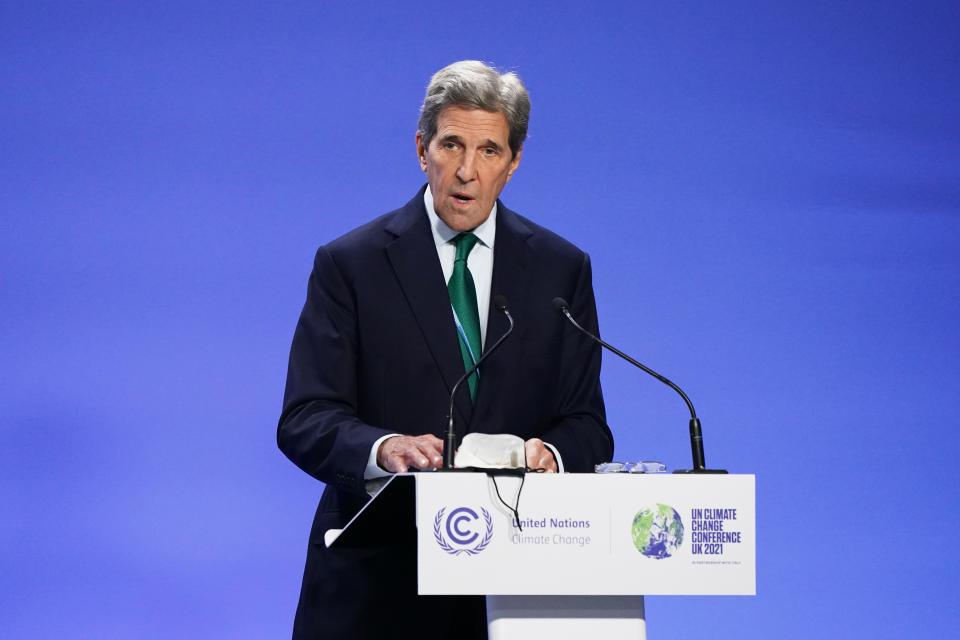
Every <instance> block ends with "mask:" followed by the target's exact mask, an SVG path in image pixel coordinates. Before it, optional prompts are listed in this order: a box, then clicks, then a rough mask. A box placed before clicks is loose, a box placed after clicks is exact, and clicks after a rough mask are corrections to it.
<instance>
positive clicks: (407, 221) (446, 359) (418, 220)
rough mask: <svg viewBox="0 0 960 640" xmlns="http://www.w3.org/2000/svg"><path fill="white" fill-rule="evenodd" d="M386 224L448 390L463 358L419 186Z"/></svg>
mask: <svg viewBox="0 0 960 640" xmlns="http://www.w3.org/2000/svg"><path fill="white" fill-rule="evenodd" d="M386 229H387V231H389V232H390V233H392V234H394V235H395V236H396V237H395V238H394V239H393V240H392V241H391V242H389V243H388V244H387V246H386V252H387V258H388V259H389V261H390V265H391V266H392V267H393V271H394V273H395V274H396V276H397V281H398V282H399V283H400V288H401V289H403V293H404V296H405V297H406V299H407V302H408V304H409V305H410V310H411V312H412V313H413V315H414V317H415V318H416V319H417V323H418V324H419V325H420V330H421V331H422V332H423V338H424V340H425V341H426V343H427V346H428V347H429V349H430V353H431V355H432V356H433V360H434V362H435V363H436V365H437V368H438V369H439V370H440V374H441V376H442V377H443V380H444V382H445V384H446V387H447V392H448V393H449V392H450V391H451V390H452V389H453V385H454V384H455V383H456V381H457V379H458V378H459V377H460V376H462V375H463V373H464V370H463V359H462V356H461V355H460V345H459V342H458V341H457V330H456V325H455V324H454V321H453V312H452V311H451V310H450V297H449V294H448V293H447V287H446V283H445V282H444V281H443V270H442V269H441V268H440V260H439V258H438V257H437V248H436V246H435V245H434V242H433V234H432V232H431V231H430V223H429V219H428V218H427V212H426V210H425V209H424V207H423V189H421V190H420V192H419V193H418V194H417V196H416V197H415V198H414V199H413V200H411V201H410V202H408V203H407V204H406V206H404V207H403V208H402V209H400V210H399V212H398V214H397V215H396V217H395V218H394V219H393V220H392V221H391V222H390V224H389V225H387V228H386ZM498 242H499V240H498ZM466 389H467V385H466V383H463V384H461V385H460V388H459V389H458V390H457V397H456V411H457V412H458V415H457V416H456V417H455V422H456V424H457V425H458V427H459V428H458V429H457V431H458V433H460V434H461V435H462V434H463V433H464V432H465V425H466V424H467V423H468V422H469V421H470V418H471V414H472V413H473V407H472V405H471V403H470V394H469V392H465V390H466Z"/></svg>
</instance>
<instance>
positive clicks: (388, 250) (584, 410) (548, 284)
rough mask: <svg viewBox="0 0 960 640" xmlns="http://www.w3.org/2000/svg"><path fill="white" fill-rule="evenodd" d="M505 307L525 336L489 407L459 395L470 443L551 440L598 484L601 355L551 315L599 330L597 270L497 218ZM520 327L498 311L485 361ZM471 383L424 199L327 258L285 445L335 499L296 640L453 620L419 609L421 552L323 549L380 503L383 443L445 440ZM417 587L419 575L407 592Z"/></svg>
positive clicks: (488, 386)
mask: <svg viewBox="0 0 960 640" xmlns="http://www.w3.org/2000/svg"><path fill="white" fill-rule="evenodd" d="M424 188H425V187H424ZM497 294H500V295H503V296H504V297H505V298H506V299H507V301H508V303H509V306H510V309H511V311H512V313H513V316H514V318H515V320H516V328H515V330H514V332H513V334H512V335H511V336H510V337H509V338H507V340H506V341H505V342H504V343H503V345H502V346H501V348H500V349H499V350H498V351H497V352H496V353H494V354H493V355H492V356H491V357H490V358H489V359H488V360H487V361H485V362H484V364H483V365H482V368H481V377H480V382H479V385H478V389H477V398H476V403H475V404H471V402H470V398H469V394H468V393H467V392H466V385H461V388H460V390H459V391H458V395H457V399H456V409H455V425H456V428H457V434H458V440H459V438H461V437H462V436H463V435H464V434H466V433H469V432H473V431H479V432H485V433H512V434H515V435H518V436H520V437H521V438H523V439H525V440H526V439H528V438H533V437H537V438H541V439H543V440H544V441H546V442H549V443H550V444H552V445H553V446H554V447H556V449H557V450H558V452H559V453H560V456H561V458H562V459H563V464H564V467H565V470H566V471H569V472H588V471H592V470H593V465H594V464H596V463H598V462H601V461H606V460H610V459H611V458H612V454H613V439H612V436H611V434H610V430H609V428H608V427H607V425H606V418H605V414H604V406H603V398H602V395H601V392H600V381H599V374H600V349H599V347H597V346H596V345H595V344H593V343H592V342H590V341H589V339H587V338H585V337H583V336H582V335H581V334H579V333H578V332H576V330H575V329H573V328H572V327H571V326H570V325H569V323H567V322H566V321H564V319H563V318H562V317H561V316H560V315H559V314H558V312H557V311H556V310H555V309H554V307H553V305H552V300H553V298H554V297H556V296H561V297H563V298H565V299H566V300H567V301H569V303H570V309H571V312H572V313H573V315H574V317H575V318H577V319H578V321H580V322H581V324H583V325H584V326H585V327H586V328H588V329H590V330H593V331H596V330H597V314H596V305H595V302H594V295H593V287H592V284H591V272H590V261H589V258H588V256H587V255H586V254H585V253H584V252H582V251H580V250H579V249H577V248H576V247H575V246H573V245H572V244H570V243H569V242H567V241H566V240H564V239H562V238H560V237H559V236H557V235H556V234H554V233H552V232H550V231H548V230H546V229H544V228H543V227H540V226H539V225H536V224H535V223H533V222H531V221H529V220H527V219H525V218H523V217H521V216H519V215H517V214H516V213H514V212H512V211H510V210H509V209H507V208H506V207H504V206H503V204H502V203H499V202H498V209H497V230H496V240H495V244H494V260H493V279H492V283H491V296H494V295H497ZM507 326H508V323H507V320H506V318H505V317H504V316H503V314H502V313H501V312H499V311H497V310H496V309H495V308H494V305H493V304H491V305H490V315H489V320H488V323H487V337H486V341H485V342H486V348H489V346H490V345H492V344H493V343H494V342H495V341H496V339H497V338H498V337H499V336H500V335H502V334H503V333H504V332H505V331H506V329H507ZM463 373H464V369H463V360H462V358H461V355H460V350H459V344H458V341H457V334H456V328H455V324H454V320H453V313H452V311H451V308H450V300H449V297H448V293H447V288H446V283H445V282H444V279H443V271H442V269H441V266H440V261H439V259H438V257H437V250H436V246H435V245H434V240H433V235H432V233H431V230H430V226H429V219H428V217H427V214H426V211H425V209H424V204H423V189H421V190H420V192H419V193H418V194H417V195H416V196H415V197H414V198H413V199H412V200H411V201H410V202H408V203H407V204H406V205H405V206H404V207H402V208H400V209H397V210H396V211H393V212H391V213H388V214H386V215H384V216H382V217H380V218H377V219H376V220H373V221H372V222H370V223H368V224H366V225H364V226H362V227H360V228H358V229H356V230H354V231H352V232H350V233H348V234H347V235H345V236H343V237H341V238H339V239H337V240H334V241H333V242H331V243H330V244H328V245H326V246H323V247H321V248H320V249H319V250H318V251H317V254H316V259H315V261H314V268H313V272H312V274H311V275H310V280H309V284H308V289H307V300H306V303H305V305H304V308H303V311H302V313H301V315H300V320H299V323H298V324H297V328H296V332H295V334H294V338H293V345H292V347H291V351H290V363H289V369H288V373H287V386H286V392H285V394H284V402H283V412H282V415H281V417H280V424H279V428H278V433H277V440H278V443H279V446H280V448H281V449H282V450H283V452H284V453H285V454H286V455H287V456H288V457H289V458H290V459H291V460H292V461H293V462H294V463H295V464H296V465H297V466H299V467H300V468H301V469H303V470H304V471H306V472H307V473H309V474H310V475H312V476H313V477H315V478H317V479H318V480H320V481H322V482H324V483H325V484H326V485H327V486H326V489H325V490H324V492H323V496H322V498H321V500H320V504H319V506H318V509H317V514H316V517H315V519H314V523H313V530H312V531H311V534H310V544H309V547H308V553H307V566H306V569H305V571H304V579H303V585H302V588H301V596H300V605H299V607H298V610H297V618H296V622H295V625H294V637H297V638H324V637H365V636H366V635H369V636H371V637H372V636H375V635H377V634H379V633H381V632H382V630H383V629H384V628H385V626H384V625H389V627H386V628H390V627H394V628H395V630H396V629H397V628H399V629H403V626H404V625H403V623H402V621H401V620H398V619H392V620H391V619H390V616H391V615H394V616H400V617H410V616H413V617H416V616H427V619H431V618H433V619H435V618H436V610H437V609H445V608H446V607H443V606H442V605H441V606H437V605H438V604H439V602H440V601H441V600H443V599H442V598H436V597H434V598H417V597H416V596H415V593H416V586H415V585H416V582H415V571H416V567H415V556H414V553H415V550H414V549H412V548H411V549H405V550H402V551H401V550H400V549H399V548H398V547H397V546H391V545H390V544H385V545H384V546H383V547H382V548H376V549H363V550H343V551H340V552H338V551H337V550H336V549H327V548H325V546H324V544H323V533H324V531H326V530H327V529H330V528H342V527H343V526H344V525H345V524H346V522H347V521H348V520H349V519H350V518H351V517H352V516H353V515H354V514H356V512H357V511H358V510H359V509H360V508H361V507H362V506H363V504H364V503H365V502H366V500H367V499H368V496H367V494H366V493H365V490H364V478H363V473H364V469H365V467H366V463H367V459H368V457H369V454H370V450H371V447H372V445H373V443H374V441H375V440H377V438H379V437H381V436H383V435H386V434H388V433H403V434H411V435H419V434H425V433H433V434H436V435H437V436H438V437H441V438H442V436H443V432H444V431H445V428H446V423H447V421H446V414H447V405H448V402H449V394H450V390H451V389H452V387H453V385H454V383H455V382H456V380H457V379H458V378H459V377H460V376H461V375H462V374H463ZM401 556H402V557H401ZM404 572H406V573H409V574H411V575H409V576H405V577H404V578H401V577H400V574H403V573H404ZM404 580H407V581H408V582H409V581H411V580H412V582H410V584H401V582H403V581H404ZM411 584H412V585H413V591H412V594H411V593H406V592H407V591H409V590H410V585H411ZM481 610H482V609H481ZM377 625H380V626H379V627H378V626H377ZM416 628H417V629H418V632H417V633H416V634H415V635H417V636H418V637H431V636H430V635H429V634H427V635H423V633H422V632H420V631H419V630H422V629H423V621H422V620H421V621H420V624H418V626H417V627H416ZM403 630H404V631H407V632H412V631H413V628H411V627H407V628H405V629H403ZM445 635H446V633H445V632H444V633H438V634H437V637H444V636H445Z"/></svg>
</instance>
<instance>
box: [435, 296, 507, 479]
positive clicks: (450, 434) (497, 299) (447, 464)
mask: <svg viewBox="0 0 960 640" xmlns="http://www.w3.org/2000/svg"><path fill="white" fill-rule="evenodd" d="M493 305H494V306H495V307H496V308H497V310H498V311H502V312H503V314H504V315H505V316H507V321H508V322H509V323H510V326H509V327H507V330H506V331H505V332H504V334H503V335H502V336H500V338H499V339H498V340H497V341H496V342H494V343H493V346H492V347H490V348H489V349H487V352H486V353H484V354H483V355H482V356H480V359H479V360H477V361H476V363H474V365H473V366H472V367H470V368H469V369H467V372H466V373H464V374H463V375H462V376H460V379H459V380H457V382H456V383H455V384H454V385H453V390H451V391H450V407H449V411H448V412H447V435H446V441H445V442H444V444H443V468H442V469H439V471H457V469H456V468H455V467H454V466H453V451H454V449H455V448H456V446H457V434H456V432H455V431H454V430H453V401H454V399H455V398H456V395H457V389H459V388H460V385H461V384H463V382H464V381H465V380H466V379H467V378H469V377H470V376H472V375H473V373H474V372H475V371H476V370H477V369H478V368H479V367H480V364H481V363H482V362H483V361H484V360H486V359H487V358H488V357H489V356H490V354H491V353H493V352H494V351H496V350H497V347H499V346H500V345H501V344H502V343H503V341H504V340H506V339H507V336H509V335H510V333H511V332H512V331H513V316H512V315H510V309H508V308H507V299H506V298H504V297H503V296H501V295H497V296H494V298H493Z"/></svg>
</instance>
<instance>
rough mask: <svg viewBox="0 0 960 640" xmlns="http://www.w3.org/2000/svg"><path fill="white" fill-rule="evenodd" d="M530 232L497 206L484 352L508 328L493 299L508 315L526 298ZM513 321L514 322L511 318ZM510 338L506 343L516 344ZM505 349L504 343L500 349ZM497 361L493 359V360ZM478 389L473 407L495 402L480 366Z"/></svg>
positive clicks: (517, 219)
mask: <svg viewBox="0 0 960 640" xmlns="http://www.w3.org/2000/svg"><path fill="white" fill-rule="evenodd" d="M531 233H532V232H531V230H530V228H529V227H528V226H527V225H525V224H524V223H523V221H521V220H520V218H519V217H518V216H517V214H515V213H514V212H512V211H510V210H509V209H507V208H506V207H504V206H503V203H501V202H499V201H498V202H497V235H496V240H495V241H494V246H493V278H492V280H491V283H490V311H489V314H488V316H487V339H486V340H485V342H484V352H486V351H487V350H488V349H490V348H491V347H492V346H493V345H494V343H495V342H496V341H497V340H498V339H499V338H500V336H502V335H503V334H504V333H505V332H506V331H507V329H508V328H509V326H510V323H509V322H508V321H507V318H506V316H505V315H504V314H503V312H501V311H498V310H497V308H496V306H495V305H494V303H493V299H494V298H495V297H496V296H497V295H502V296H503V297H504V298H506V299H507V303H508V306H509V308H510V310H511V311H513V310H515V309H516V308H517V306H519V305H521V304H522V303H523V301H524V300H526V299H527V296H529V291H528V286H529V278H530V274H529V272H528V269H527V261H528V259H529V253H530V252H529V249H528V247H527V238H528V237H529V236H530V234H531ZM514 320H516V318H514ZM516 339H517V336H511V337H510V338H508V341H510V340H516ZM508 347H509V345H508V344H506V343H504V345H503V347H502V348H503V349H506V348H508ZM497 357H499V354H498V355H497V356H494V358H497ZM480 369H481V374H480V386H479V387H478V390H477V405H478V406H479V405H480V404H481V403H485V402H496V400H495V399H493V398H492V397H489V396H490V394H491V393H493V391H491V389H492V387H493V385H491V384H486V385H485V384H484V381H483V366H482V365H481V367H480Z"/></svg>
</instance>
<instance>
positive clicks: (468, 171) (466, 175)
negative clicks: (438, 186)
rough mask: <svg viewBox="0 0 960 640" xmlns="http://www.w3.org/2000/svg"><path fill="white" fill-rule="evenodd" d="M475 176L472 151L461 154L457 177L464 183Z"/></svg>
mask: <svg viewBox="0 0 960 640" xmlns="http://www.w3.org/2000/svg"><path fill="white" fill-rule="evenodd" d="M476 177H477V165H476V162H475V160H474V157H473V154H472V153H465V154H463V158H462V159H461V160H460V166H459V167H458V168H457V179H458V180H459V181H460V182H462V183H464V184H466V183H467V182H471V181H473V180H474V179H476Z"/></svg>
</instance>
